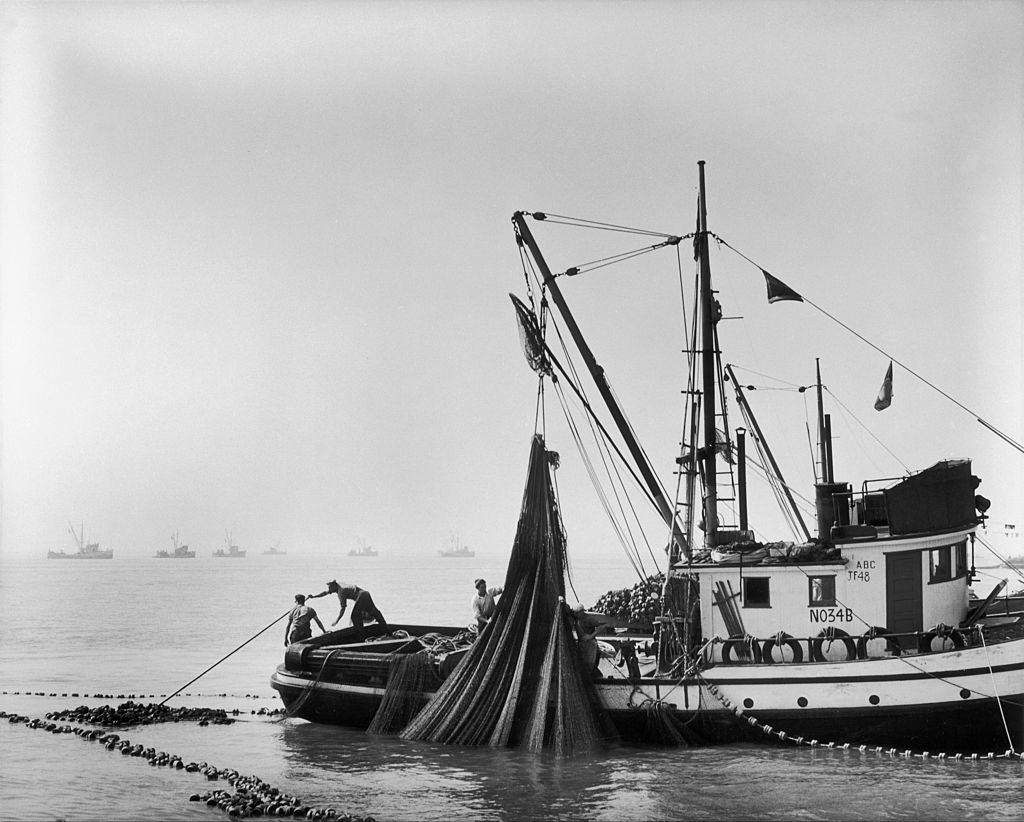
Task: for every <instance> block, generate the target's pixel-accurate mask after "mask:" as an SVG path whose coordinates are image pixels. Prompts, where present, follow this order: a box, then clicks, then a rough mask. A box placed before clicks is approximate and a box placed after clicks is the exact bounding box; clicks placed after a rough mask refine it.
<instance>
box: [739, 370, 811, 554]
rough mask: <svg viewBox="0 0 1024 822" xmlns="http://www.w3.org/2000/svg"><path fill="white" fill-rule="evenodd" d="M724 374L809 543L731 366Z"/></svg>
mask: <svg viewBox="0 0 1024 822" xmlns="http://www.w3.org/2000/svg"><path fill="white" fill-rule="evenodd" d="M725 373H726V375H727V376H728V378H729V380H730V381H731V382H732V384H733V388H734V389H735V390H736V401H737V402H738V403H739V404H740V407H741V408H742V409H743V416H744V417H746V419H747V422H749V423H750V427H751V429H753V432H754V436H755V437H756V438H757V441H758V442H760V444H761V447H762V448H763V449H764V455H765V457H766V458H767V460H768V464H769V465H770V466H771V468H772V473H773V474H774V475H775V478H776V480H778V483H779V486H780V487H781V488H782V493H783V494H785V496H786V499H787V501H788V502H789V508H790V511H791V512H792V513H793V517H794V519H795V521H796V522H797V523H798V524H799V526H800V530H801V531H803V533H804V539H806V540H808V541H810V539H811V532H810V531H808V530H807V525H806V524H805V523H804V518H803V517H802V516H801V515H800V509H799V508H797V506H796V500H795V499H793V493H792V492H791V491H790V490H789V485H788V484H787V483H786V479H785V477H783V476H782V469H781V468H779V464H778V463H777V462H776V461H775V455H774V454H772V450H771V448H769V447H768V442H767V441H766V440H765V438H764V434H762V433H761V426H760V425H758V424H757V418H756V417H755V416H754V411H753V409H752V408H751V407H750V403H748V402H747V397H746V395H745V394H744V393H743V389H742V388H741V387H740V384H739V381H738V380H737V379H736V374H735V372H733V370H732V366H731V365H726V366H725Z"/></svg>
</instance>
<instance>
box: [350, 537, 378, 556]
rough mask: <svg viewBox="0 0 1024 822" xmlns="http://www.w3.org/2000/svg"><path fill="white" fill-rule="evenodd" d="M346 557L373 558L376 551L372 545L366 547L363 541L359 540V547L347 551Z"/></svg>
mask: <svg viewBox="0 0 1024 822" xmlns="http://www.w3.org/2000/svg"><path fill="white" fill-rule="evenodd" d="M348 555H349V556H350V557H375V556H377V549H376V548H374V547H373V546H372V545H367V544H366V541H365V540H359V547H358V548H352V549H351V550H349V552H348Z"/></svg>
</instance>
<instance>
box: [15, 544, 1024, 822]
mask: <svg viewBox="0 0 1024 822" xmlns="http://www.w3.org/2000/svg"><path fill="white" fill-rule="evenodd" d="M506 562H507V558H506V557H499V556H483V555H479V554H478V556H477V557H475V558H471V559H442V558H438V557H436V556H429V555H427V554H421V555H399V554H390V553H389V552H388V551H387V549H381V551H380V555H379V556H378V557H361V558H350V557H347V556H345V555H344V552H341V553H339V555H337V556H310V555H304V554H302V553H299V552H292V551H290V552H289V553H287V554H286V555H284V556H264V555H261V554H259V553H254V552H250V553H249V556H247V557H246V558H245V559H215V558H213V557H211V556H209V555H207V556H199V557H197V558H195V559H186V560H179V559H156V558H154V557H149V556H142V555H138V554H137V555H129V554H127V553H124V554H123V555H115V558H114V559H113V560H110V561H104V560H89V561H57V560H47V559H46V558H45V554H43V555H42V556H40V557H38V558H37V557H35V556H32V557H24V556H22V557H18V556H15V555H6V556H0V710H2V711H6V712H7V713H17V714H19V715H25V716H29V717H39V718H43V717H44V716H45V714H46V713H47V712H50V711H55V710H61V709H64V708H71V707H76V706H79V705H86V706H89V707H95V706H99V705H104V704H110V705H113V704H117V703H118V702H123V701H125V700H127V699H130V698H134V700H135V701H136V702H144V703H149V702H159V701H161V700H162V699H164V698H165V697H166V696H168V695H170V694H172V693H174V692H175V691H176V690H178V688H180V687H181V686H184V685H186V683H188V682H189V681H190V680H191V679H193V678H194V677H196V676H198V675H199V674H201V673H202V672H203V671H204V670H205V669H207V668H209V667H210V666H214V665H215V663H217V662H218V661H219V660H221V659H222V658H223V657H225V656H227V659H225V660H224V661H223V662H220V664H217V665H215V667H213V669H212V670H211V671H210V672H209V673H207V674H205V675H204V676H202V677H201V678H199V679H198V680H197V681H196V682H194V683H192V684H190V685H188V686H187V687H185V688H184V689H183V691H182V692H181V693H180V694H179V695H178V696H175V697H174V698H173V699H171V700H170V701H169V702H168V703H167V704H168V705H169V706H171V707H207V708H224V709H226V710H228V711H233V710H238V711H239V717H238V721H237V722H235V723H233V724H231V725H209V726H207V727H201V726H199V725H197V724H196V723H193V722H182V723H165V724H154V725H148V726H143V727H135V728H129V729H126V730H122V731H121V735H122V736H124V737H128V738H130V739H131V741H132V742H133V743H139V744H142V745H144V746H146V747H154V748H156V749H157V750H162V751H166V752H168V753H171V754H176V755H178V756H180V757H181V758H182V759H184V760H185V761H186V762H187V761H195V762H207V763H209V764H211V765H213V766H215V767H217V768H231V769H234V770H237V771H239V772H240V773H242V774H246V775H248V774H253V775H256V776H258V777H259V778H260V779H262V780H263V781H264V782H268V783H270V784H271V785H274V786H275V787H277V788H279V789H280V790H281V791H283V792H285V793H289V794H293V795H297V796H300V797H301V798H302V800H303V801H304V802H305V803H306V804H308V805H313V806H318V807H321V808H326V807H332V808H335V809H337V810H338V811H343V812H347V813H350V814H358V815H371V816H373V817H374V818H375V819H377V820H380V821H381V822H383V821H384V820H505V819H508V820H518V819H524V820H533V819H536V820H548V819H564V820H590V819H593V820H662V819H665V820H668V819H680V820H684V819H785V820H789V819H801V820H802V819H808V820H813V819H825V820H862V819H863V820H867V819H915V820H918V819H929V820H930V819H935V820H946V819H948V820H961V819H985V820H1011V819H1012V820H1018V819H1020V818H1021V816H1022V808H1024V763H1020V762H1010V761H1006V760H996V761H991V762H989V761H980V762H953V761H948V760H947V761H937V760H920V759H916V760H914V759H911V760H906V759H890V758H888V757H882V756H878V755H874V754H862V753H860V752H858V751H856V750H853V751H841V750H827V749H821V748H817V749H810V748H788V747H781V746H779V747H771V746H757V745H734V746H723V747H717V748H703V749H653V748H648V749H640V748H631V747H616V748H611V749H608V750H605V751H602V752H600V753H598V754H588V755H586V756H578V757H574V758H570V759H565V760H558V759H556V758H554V757H551V756H534V755H530V754H527V753H523V752H521V751H515V750H494V749H490V748H487V749H467V748H458V747H447V746H441V745H433V744H426V743H410V742H404V741H401V740H397V739H394V738H389V737H372V736H368V735H366V734H364V733H362V732H357V731H351V730H346V729H342V728H337V727H330V726H321V725H315V724H312V723H308V722H305V721H303V720H299V719H284V720H283V721H282V720H280V718H279V717H278V716H268V715H267V712H268V711H271V710H273V709H276V708H279V707H280V704H279V702H278V701H277V699H276V695H275V692H274V691H273V690H272V689H271V687H270V685H269V677H270V674H271V673H272V672H273V670H274V668H275V667H276V666H277V665H278V664H279V663H280V662H281V661H282V658H283V652H284V623H283V621H277V620H278V619H279V618H280V617H281V616H282V615H284V614H285V613H287V611H288V610H289V608H290V606H291V604H292V598H293V596H294V594H296V593H313V592H318V591H321V590H323V588H324V583H325V582H326V581H327V580H329V579H332V578H337V579H339V580H342V581H350V582H354V583H357V584H359V585H361V586H363V587H364V588H367V589H369V590H370V591H371V592H372V594H373V596H374V599H375V600H376V602H377V605H378V606H379V607H380V609H381V610H382V611H383V613H384V614H385V616H386V617H387V618H388V619H389V620H391V621H395V622H400V621H408V622H419V623H425V624H467V623H468V622H469V619H470V606H469V603H470V600H471V598H472V596H473V580H474V579H475V578H476V577H478V576H483V577H485V578H486V579H487V581H488V583H489V584H492V585H500V584H501V583H502V581H503V579H504V573H505V564H506ZM636 581H637V578H636V576H635V575H633V573H632V571H631V570H629V567H628V565H627V564H626V563H625V560H620V559H614V558H608V559H607V560H598V561H591V562H589V563H588V564H587V565H586V566H585V567H577V568H575V569H574V582H575V589H576V593H577V594H578V596H577V598H578V599H580V600H581V601H583V602H584V603H586V604H588V605H589V604H592V603H593V602H594V601H595V600H596V599H597V597H598V596H600V595H601V594H602V593H604V592H605V591H607V590H609V589H611V588H623V587H630V586H632V585H633V584H634V583H635V582H636ZM312 604H313V606H314V607H315V608H316V609H317V611H318V612H319V614H320V615H321V618H322V619H323V620H324V621H325V623H327V624H328V627H329V623H330V621H332V620H333V619H334V618H335V617H336V616H337V600H336V599H334V598H324V599H320V600H316V601H314V602H313V603H312ZM347 619H348V616H347V615H346V617H345V622H347ZM264 629H266V630H264ZM261 631H262V633H261ZM314 632H315V629H314ZM253 637H255V639H253ZM249 640H251V641H249ZM247 641H248V642H247ZM246 643H247V644H246ZM239 646H242V647H241V648H240V650H237V651H236V652H235V653H232V651H235V649H237V648H239ZM76 694H77V695H76ZM261 711H262V713H261ZM226 787H227V786H226V785H225V784H224V783H223V782H217V783H213V782H209V781H208V780H207V779H206V777H205V776H203V775H202V774H199V773H187V772H185V771H179V770H171V769H168V768H166V767H153V766H151V765H149V764H148V763H147V761H146V760H145V759H142V758H137V757H129V756H122V755H121V754H120V753H119V752H117V751H108V750H106V749H105V748H103V747H102V746H100V745H97V744H96V743H91V742H87V741H84V740H83V739H81V738H80V737H78V736H76V735H73V734H51V733H47V732H45V731H42V730H38V729H32V728H29V727H26V726H25V725H24V724H19V723H13V724H12V723H9V722H7V721H0V820H57V819H60V820H66V822H74V821H75V820H218V819H227V818H228V817H227V815H226V814H225V813H224V812H223V811H221V810H218V809H216V808H210V807H207V806H206V805H205V804H201V803H196V802H189V801H188V798H189V796H190V795H191V794H195V793H202V792H204V791H209V790H211V789H214V788H226Z"/></svg>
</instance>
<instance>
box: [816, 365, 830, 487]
mask: <svg viewBox="0 0 1024 822" xmlns="http://www.w3.org/2000/svg"><path fill="white" fill-rule="evenodd" d="M814 371H815V374H816V375H817V383H816V384H815V388H817V393H818V453H819V454H820V457H819V459H820V461H821V481H822V482H831V479H830V478H829V475H830V474H831V473H832V472H831V471H830V470H829V464H828V439H827V437H826V433H825V407H824V405H823V403H822V399H821V360H820V359H818V358H817V357H815V358H814Z"/></svg>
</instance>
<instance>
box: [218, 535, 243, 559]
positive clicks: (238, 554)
mask: <svg viewBox="0 0 1024 822" xmlns="http://www.w3.org/2000/svg"><path fill="white" fill-rule="evenodd" d="M224 544H225V545H226V546H227V547H228V550H227V551H225V550H224V549H223V548H218V549H217V550H216V551H214V552H213V555H214V556H215V557H218V558H221V557H228V558H238V559H244V558H245V551H243V550H241V549H240V548H239V547H238V546H237V545H235V542H234V540H233V539H231V534H230V533H228V534H225V535H224Z"/></svg>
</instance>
